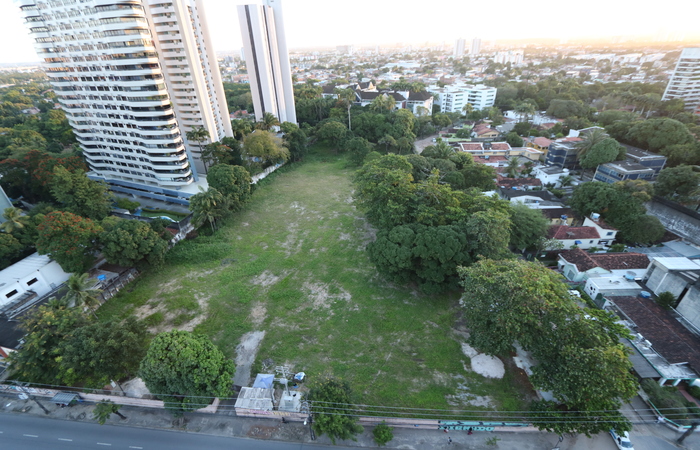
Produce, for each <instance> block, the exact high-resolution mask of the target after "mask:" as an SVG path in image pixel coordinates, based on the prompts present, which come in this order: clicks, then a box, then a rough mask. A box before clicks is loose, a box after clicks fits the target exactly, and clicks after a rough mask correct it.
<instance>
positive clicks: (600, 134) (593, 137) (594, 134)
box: [574, 128, 608, 161]
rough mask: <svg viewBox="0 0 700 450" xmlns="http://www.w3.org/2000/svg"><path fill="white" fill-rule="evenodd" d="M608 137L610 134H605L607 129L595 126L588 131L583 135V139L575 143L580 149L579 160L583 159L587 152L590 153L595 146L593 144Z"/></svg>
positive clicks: (578, 149) (577, 148)
mask: <svg viewBox="0 0 700 450" xmlns="http://www.w3.org/2000/svg"><path fill="white" fill-rule="evenodd" d="M607 138H608V135H607V134H605V131H604V130H602V129H600V128H594V129H593V130H591V131H590V132H588V133H586V134H585V135H584V136H583V138H582V139H583V140H582V141H579V142H577V143H576V144H574V147H575V148H576V150H577V151H578V153H577V158H578V160H579V161H581V160H582V159H583V157H584V156H586V153H588V152H589V151H590V150H591V148H593V146H595V145H596V144H598V143H599V142H601V141H603V140H605V139H607Z"/></svg>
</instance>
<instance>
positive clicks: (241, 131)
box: [231, 119, 253, 140]
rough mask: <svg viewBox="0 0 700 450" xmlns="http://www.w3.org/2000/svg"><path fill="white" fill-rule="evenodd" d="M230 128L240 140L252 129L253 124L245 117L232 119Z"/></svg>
mask: <svg viewBox="0 0 700 450" xmlns="http://www.w3.org/2000/svg"><path fill="white" fill-rule="evenodd" d="M231 129H232V131H233V135H234V136H235V137H236V139H238V140H242V139H243V138H244V137H245V135H246V134H248V133H250V132H251V131H253V125H252V124H251V123H250V121H248V120H246V119H233V120H232V121H231Z"/></svg>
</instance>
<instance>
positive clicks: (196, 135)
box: [185, 127, 209, 153]
mask: <svg viewBox="0 0 700 450" xmlns="http://www.w3.org/2000/svg"><path fill="white" fill-rule="evenodd" d="M185 137H187V140H188V141H192V142H196V143H197V150H199V153H202V143H203V142H205V141H206V140H207V139H209V131H207V130H206V129H205V128H204V127H193V128H192V129H191V130H190V131H188V132H187V133H185Z"/></svg>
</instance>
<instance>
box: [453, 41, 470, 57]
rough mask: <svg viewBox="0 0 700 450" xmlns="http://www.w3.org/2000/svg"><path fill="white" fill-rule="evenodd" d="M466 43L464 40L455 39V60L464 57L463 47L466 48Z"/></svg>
mask: <svg viewBox="0 0 700 450" xmlns="http://www.w3.org/2000/svg"><path fill="white" fill-rule="evenodd" d="M466 45H467V43H466V41H465V40H464V39H457V40H456V41H455V49H454V57H455V58H461V57H462V56H464V47H466Z"/></svg>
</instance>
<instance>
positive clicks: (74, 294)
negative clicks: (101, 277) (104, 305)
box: [66, 273, 102, 317]
mask: <svg viewBox="0 0 700 450" xmlns="http://www.w3.org/2000/svg"><path fill="white" fill-rule="evenodd" d="M88 277H89V275H88V274H86V273H81V274H78V273H74V274H73V275H71V276H70V277H69V278H68V283H66V285H67V286H68V293H67V294H66V300H67V301H68V302H69V303H71V302H72V303H74V304H75V306H85V307H87V308H88V309H89V310H90V312H92V314H93V315H94V316H95V317H97V315H96V314H95V307H97V306H98V305H99V300H98V299H97V296H98V295H99V294H100V293H101V292H102V289H96V288H95V281H94V280H91V279H89V278H88Z"/></svg>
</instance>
